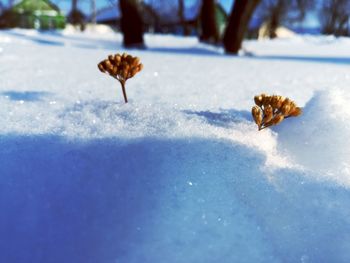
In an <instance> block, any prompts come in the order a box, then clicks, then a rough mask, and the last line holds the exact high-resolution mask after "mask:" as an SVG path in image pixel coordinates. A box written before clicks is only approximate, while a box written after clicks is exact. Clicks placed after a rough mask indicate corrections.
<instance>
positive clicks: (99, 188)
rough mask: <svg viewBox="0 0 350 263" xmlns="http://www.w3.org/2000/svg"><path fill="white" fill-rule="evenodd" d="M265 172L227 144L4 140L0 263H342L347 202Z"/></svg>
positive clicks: (251, 154)
mask: <svg viewBox="0 0 350 263" xmlns="http://www.w3.org/2000/svg"><path fill="white" fill-rule="evenodd" d="M204 115H205V116H207V115H208V114H204ZM209 115H210V114H209ZM210 118H211V117H210ZM263 162H264V158H263V156H262V155H261V154H258V153H257V152H255V151H254V150H252V149H248V148H246V147H244V146H239V145H236V144H233V143H231V142H228V141H224V140H206V139H200V138H191V139H188V138H186V139H157V138H143V139H134V140H125V139H124V140H118V139H96V140H77V139H75V140H73V139H64V138H61V137H57V136H48V135H45V136H44V135H43V136H25V135H24V136H21V135H2V136H0V211H1V213H0V233H1V239H0V262H11V263H22V262H43V263H56V262H57V263H62V262H84V263H96V262H104V263H112V262H114V263H115V262H127V263H134V262H135V263H136V262H137V263H138V262H146V263H148V262H149V263H151V262H152V263H154V262H170V263H175V262H189V263H191V262H204V263H209V262H223V263H226V262H243V261H244V262H266V263H267V262H268V263H271V262H293V263H294V262H300V261H301V259H302V260H304V261H305V260H306V259H307V260H308V261H307V262H317V263H319V262H337V263H341V262H344V263H345V262H349V257H350V255H349V250H348V249H347V248H348V247H347V244H349V243H348V242H350V239H349V236H348V233H349V232H350V221H349V220H350V219H349V217H347V216H346V214H344V209H346V207H347V205H348V204H349V201H350V192H349V191H348V190H346V189H343V188H337V187H334V186H328V185H324V184H322V183H318V182H313V181H308V180H307V178H306V177H304V176H302V175H301V174H298V173H296V172H295V171H294V172H293V171H288V170H280V171H279V172H278V176H277V177H276V181H275V182H274V183H275V185H277V186H278V187H277V188H276V187H275V186H274V185H272V184H271V183H269V180H267V179H266V177H265V176H263V173H262V170H261V169H262V168H261V165H262V163H263ZM301 181H302V182H303V183H302V184H301V183H300V182H301ZM243 259H244V260H243ZM242 260H243V261H242Z"/></svg>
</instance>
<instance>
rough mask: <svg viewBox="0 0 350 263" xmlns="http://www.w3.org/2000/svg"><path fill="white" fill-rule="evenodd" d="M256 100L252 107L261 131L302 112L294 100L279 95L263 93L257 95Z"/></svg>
mask: <svg viewBox="0 0 350 263" xmlns="http://www.w3.org/2000/svg"><path fill="white" fill-rule="evenodd" d="M254 102H255V104H256V105H255V106H254V107H253V108H252V115H253V118H254V121H255V123H256V124H257V125H258V128H259V131H260V130H262V129H265V128H267V127H269V126H272V125H277V124H279V123H280V122H281V121H283V120H284V119H286V118H288V117H296V116H299V115H300V114H301V113H302V110H301V108H299V107H297V105H296V104H295V102H294V101H292V100H290V99H289V98H284V97H282V96H278V95H272V96H268V95H266V94H264V93H263V94H261V95H257V96H255V97H254Z"/></svg>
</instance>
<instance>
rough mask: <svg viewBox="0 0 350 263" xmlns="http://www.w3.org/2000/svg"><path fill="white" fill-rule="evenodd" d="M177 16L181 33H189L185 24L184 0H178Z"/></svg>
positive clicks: (186, 34)
mask: <svg viewBox="0 0 350 263" xmlns="http://www.w3.org/2000/svg"><path fill="white" fill-rule="evenodd" d="M178 16H179V22H180V24H181V27H182V33H183V34H184V35H185V36H188V35H189V34H190V33H189V30H188V28H187V25H186V19H185V3H184V0H178Z"/></svg>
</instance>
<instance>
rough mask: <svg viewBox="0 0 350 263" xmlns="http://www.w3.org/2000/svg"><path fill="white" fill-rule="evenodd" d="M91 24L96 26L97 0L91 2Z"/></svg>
mask: <svg viewBox="0 0 350 263" xmlns="http://www.w3.org/2000/svg"><path fill="white" fill-rule="evenodd" d="M91 23H93V24H96V0H91Z"/></svg>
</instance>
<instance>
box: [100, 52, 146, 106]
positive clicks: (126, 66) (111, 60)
mask: <svg viewBox="0 0 350 263" xmlns="http://www.w3.org/2000/svg"><path fill="white" fill-rule="evenodd" d="M97 66H98V69H99V70H100V71H101V72H102V73H108V74H109V75H110V76H112V77H113V78H115V79H117V80H118V81H119V82H120V84H121V86H122V90H123V95H124V100H125V102H128V99H127V96H126V92H125V82H126V81H127V80H128V79H130V78H132V77H133V76H135V75H136V74H137V73H138V72H140V71H141V70H142V68H143V65H142V64H141V63H140V59H139V58H138V57H133V56H131V55H128V54H126V53H123V54H122V55H120V54H115V55H109V56H108V58H107V59H105V60H103V61H101V62H100V63H99V64H98V65H97Z"/></svg>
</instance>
